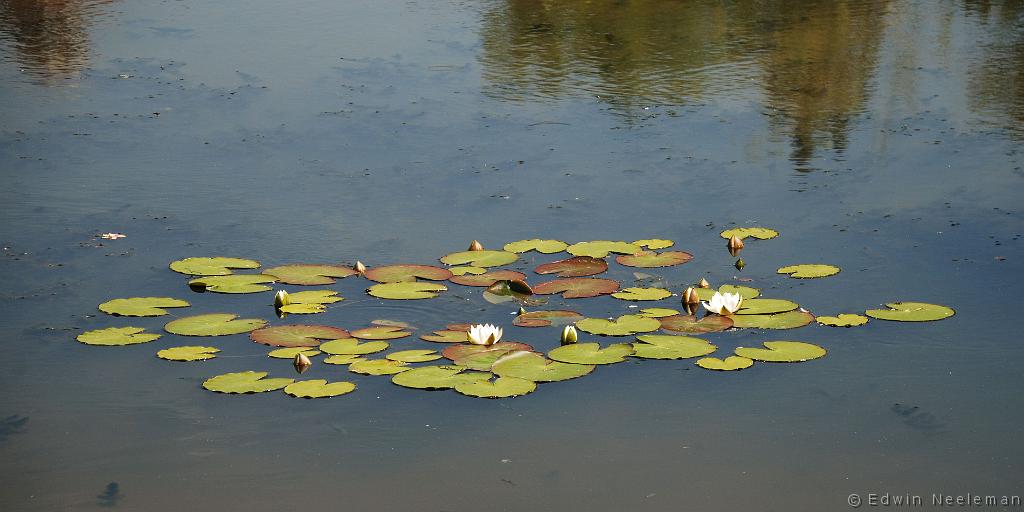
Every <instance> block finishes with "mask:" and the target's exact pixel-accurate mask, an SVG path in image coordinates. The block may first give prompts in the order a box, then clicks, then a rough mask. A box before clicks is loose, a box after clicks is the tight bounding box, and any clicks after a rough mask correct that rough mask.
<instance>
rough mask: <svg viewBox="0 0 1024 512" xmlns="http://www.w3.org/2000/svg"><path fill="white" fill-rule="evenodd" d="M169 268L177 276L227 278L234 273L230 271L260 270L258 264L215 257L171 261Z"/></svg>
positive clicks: (246, 260)
mask: <svg viewBox="0 0 1024 512" xmlns="http://www.w3.org/2000/svg"><path fill="white" fill-rule="evenodd" d="M170 267H171V270H173V271H175V272H177V273H179V274H185V275H190V276H227V275H231V274H233V273H234V272H232V270H231V269H236V268H246V269H253V268H260V262H258V261H256V260H248V259H243V258H225V257H220V256H217V257H212V258H208V257H199V258H185V259H182V260H177V261H172V262H171V264H170Z"/></svg>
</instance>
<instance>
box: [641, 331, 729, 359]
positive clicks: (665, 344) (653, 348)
mask: <svg viewBox="0 0 1024 512" xmlns="http://www.w3.org/2000/svg"><path fill="white" fill-rule="evenodd" d="M636 339H637V341H638V342H635V343H633V350H634V354H633V357H639V358H643V359H690V358H692V357H700V356H706V355H708V354H710V353H712V352H714V351H715V350H718V347H717V346H715V345H712V344H711V343H708V342H707V341H706V340H702V339H700V338H693V337H690V336H671V335H664V334H645V335H642V336H637V337H636Z"/></svg>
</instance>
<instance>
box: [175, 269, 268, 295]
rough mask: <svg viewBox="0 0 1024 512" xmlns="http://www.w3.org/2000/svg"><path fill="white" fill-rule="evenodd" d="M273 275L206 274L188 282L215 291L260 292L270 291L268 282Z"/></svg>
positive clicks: (201, 289)
mask: <svg viewBox="0 0 1024 512" xmlns="http://www.w3.org/2000/svg"><path fill="white" fill-rule="evenodd" d="M274 280H275V278H274V277H273V276H265V275H263V274H232V275H229V276H204V277H199V278H196V279H193V280H191V281H189V282H188V286H189V288H192V289H193V290H197V291H205V292H213V293H259V292H266V291H270V290H271V288H270V287H269V286H267V284H268V283H273V282H274Z"/></svg>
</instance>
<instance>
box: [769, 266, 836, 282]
mask: <svg viewBox="0 0 1024 512" xmlns="http://www.w3.org/2000/svg"><path fill="white" fill-rule="evenodd" d="M839 270H840V269H839V267H834V266H832V265H822V264H817V263H815V264H811V263H808V264H803V265H790V266H788V267H782V268H780V269H779V270H778V271H777V272H778V273H779V274H789V277H795V278H797V279H813V278H816V277H828V276H834V275H836V274H838V273H839Z"/></svg>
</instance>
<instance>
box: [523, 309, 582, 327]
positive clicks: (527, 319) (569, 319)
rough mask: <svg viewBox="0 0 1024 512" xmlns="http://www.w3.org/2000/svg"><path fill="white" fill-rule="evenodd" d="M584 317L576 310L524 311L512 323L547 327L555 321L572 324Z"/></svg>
mask: <svg viewBox="0 0 1024 512" xmlns="http://www.w3.org/2000/svg"><path fill="white" fill-rule="evenodd" d="M582 318H583V315H581V314H579V313H577V312H575V311H566V310H555V311H530V312H529V313H523V314H521V315H519V316H517V317H516V319H515V320H513V321H512V324H513V325H517V326H519V327H546V326H549V325H551V324H552V323H553V322H558V323H559V324H571V323H573V322H575V321H577V320H581V319H582Z"/></svg>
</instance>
